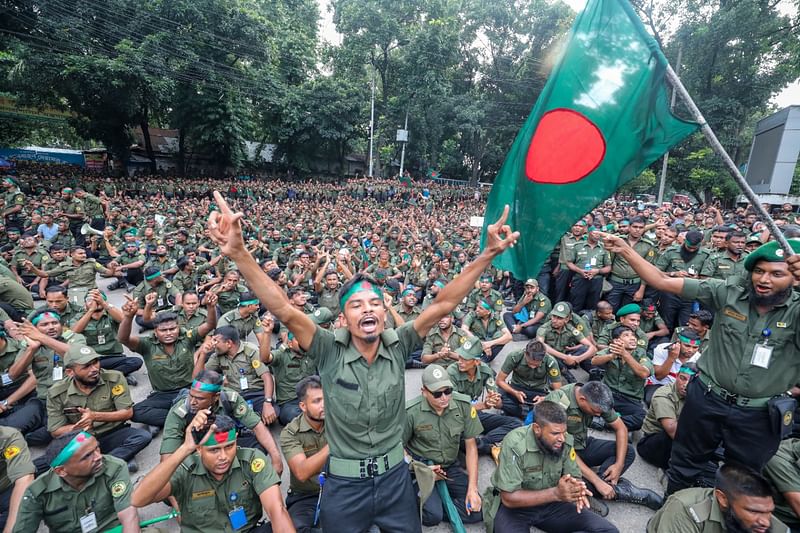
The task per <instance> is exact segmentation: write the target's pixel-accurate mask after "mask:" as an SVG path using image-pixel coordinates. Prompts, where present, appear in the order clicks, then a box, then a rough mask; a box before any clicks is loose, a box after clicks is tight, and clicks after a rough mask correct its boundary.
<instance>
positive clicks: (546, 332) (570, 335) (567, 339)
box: [536, 320, 586, 352]
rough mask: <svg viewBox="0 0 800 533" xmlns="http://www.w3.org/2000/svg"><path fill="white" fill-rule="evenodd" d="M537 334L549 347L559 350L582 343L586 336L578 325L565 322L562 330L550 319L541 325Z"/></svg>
mask: <svg viewBox="0 0 800 533" xmlns="http://www.w3.org/2000/svg"><path fill="white" fill-rule="evenodd" d="M536 336H537V337H538V338H539V339H541V340H542V341H543V342H544V343H545V344H547V345H548V346H549V347H551V348H553V349H554V350H558V351H559V352H563V351H565V350H566V349H567V348H568V347H570V346H576V345H578V344H580V343H581V341H582V340H583V339H585V338H586V335H585V334H584V332H583V331H581V330H579V329H578V328H577V326H576V327H570V325H569V324H565V325H564V327H563V328H561V331H557V330H556V329H554V328H553V323H552V322H551V321H549V320H548V321H547V322H545V323H544V324H542V325H541V326H539V329H538V331H537V332H536Z"/></svg>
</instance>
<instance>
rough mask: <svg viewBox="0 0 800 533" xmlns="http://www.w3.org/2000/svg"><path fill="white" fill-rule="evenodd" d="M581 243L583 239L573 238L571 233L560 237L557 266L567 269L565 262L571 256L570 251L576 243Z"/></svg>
mask: <svg viewBox="0 0 800 533" xmlns="http://www.w3.org/2000/svg"><path fill="white" fill-rule="evenodd" d="M582 242H583V237H582V236H581V237H575V236H574V235H573V234H572V233H567V234H565V235H564V236H563V237H561V241H560V244H559V249H558V264H559V266H560V267H561V268H567V261H568V260H569V258H570V256H571V255H572V253H573V252H572V250H573V249H574V248H575V246H576V245H577V244H578V243H582Z"/></svg>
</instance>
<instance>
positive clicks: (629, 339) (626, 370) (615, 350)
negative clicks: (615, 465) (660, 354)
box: [592, 326, 653, 431]
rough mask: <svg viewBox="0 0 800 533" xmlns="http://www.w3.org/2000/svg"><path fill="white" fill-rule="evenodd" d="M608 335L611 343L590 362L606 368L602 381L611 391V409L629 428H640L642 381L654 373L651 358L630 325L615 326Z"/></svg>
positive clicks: (642, 395) (642, 411) (642, 417)
mask: <svg viewBox="0 0 800 533" xmlns="http://www.w3.org/2000/svg"><path fill="white" fill-rule="evenodd" d="M611 338H612V340H611V345H610V346H609V347H608V348H607V349H605V350H603V351H601V352H598V354H597V355H595V356H594V357H593V358H592V365H595V366H599V367H601V368H603V369H604V370H605V375H604V376H603V383H605V384H606V385H608V388H610V389H611V392H612V393H613V395H614V409H615V410H616V411H617V412H618V413H619V414H620V415H621V416H622V423H623V424H625V427H627V428H628V431H636V430H637V429H641V427H642V423H643V422H644V417H645V414H646V412H645V410H644V406H643V404H642V401H643V400H644V384H645V381H646V380H647V378H648V377H650V376H651V375H652V374H653V362H652V361H650V359H649V358H648V357H647V353H646V352H645V350H644V348H642V347H641V346H639V345H638V344H637V340H636V334H635V333H634V332H633V330H632V329H631V328H629V327H627V326H617V327H616V328H614V330H613V331H612V333H611Z"/></svg>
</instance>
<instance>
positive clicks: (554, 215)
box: [481, 0, 698, 280]
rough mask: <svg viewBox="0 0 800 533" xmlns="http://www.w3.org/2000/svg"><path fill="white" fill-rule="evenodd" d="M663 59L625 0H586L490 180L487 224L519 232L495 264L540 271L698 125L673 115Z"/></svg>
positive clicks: (527, 274)
mask: <svg viewBox="0 0 800 533" xmlns="http://www.w3.org/2000/svg"><path fill="white" fill-rule="evenodd" d="M666 66H667V60H666V58H665V57H664V54H663V53H662V52H661V50H660V49H659V47H658V44H657V43H656V41H655V39H653V38H652V37H651V36H650V35H649V34H648V33H647V31H646V30H645V28H644V26H643V25H642V22H641V21H640V20H639V18H638V17H637V16H636V13H635V12H634V11H633V9H632V8H631V6H630V4H628V2H627V0H589V2H588V3H587V5H586V8H585V9H584V10H583V12H581V13H580V14H578V16H577V18H576V19H575V23H574V24H573V26H572V29H571V30H570V35H569V39H568V41H567V43H566V46H565V48H564V50H563V53H562V56H561V58H560V59H559V61H558V62H557V63H556V65H555V66H554V67H553V70H552V72H551V73H550V77H549V78H548V80H547V83H546V84H545V87H544V89H543V90H542V93H541V94H540V95H539V99H538V100H537V102H536V105H535V106H534V108H533V111H532V112H531V114H530V116H529V117H528V119H527V120H526V121H525V124H524V126H523V127H522V130H520V132H519V134H517V137H516V139H515V140H514V144H513V145H512V146H511V151H510V152H509V153H508V155H507V156H506V160H505V162H504V163H503V166H502V168H501V169H500V172H499V173H498V175H497V177H496V178H495V180H494V185H493V187H492V191H491V193H490V194H489V202H488V205H487V207H486V214H485V222H484V228H483V236H482V239H481V243H482V244H484V243H485V239H486V226H487V225H488V224H491V223H493V222H495V221H496V220H497V219H498V218H499V217H500V215H501V214H502V212H503V207H504V206H505V205H506V204H508V205H510V206H511V209H510V213H509V218H508V224H509V225H510V226H511V228H512V229H513V230H515V231H520V232H521V237H520V239H519V241H518V243H517V245H516V246H515V247H514V248H511V249H509V250H507V251H506V252H505V253H503V254H502V255H500V256H498V257H497V258H496V259H495V260H494V265H495V266H496V267H498V268H500V269H503V270H509V271H511V272H512V273H514V276H515V277H516V278H517V279H523V280H524V279H527V278H535V277H536V276H537V275H538V274H539V270H540V269H541V266H542V264H543V263H544V261H545V259H546V258H547V257H548V256H549V254H550V252H551V251H552V249H553V247H554V246H555V245H556V244H557V243H558V241H559V239H560V238H561V236H562V235H563V234H564V233H565V232H566V231H567V230H569V228H570V227H571V226H572V225H573V224H574V223H575V222H576V221H577V220H578V219H580V218H581V217H582V216H583V215H584V214H586V213H587V212H588V211H590V210H591V209H593V208H594V207H595V206H597V205H598V204H599V203H600V202H602V201H603V200H605V199H606V198H608V197H609V196H611V195H612V194H613V193H614V191H616V190H617V189H618V188H619V187H620V186H621V185H623V184H624V183H626V182H627V181H629V180H631V179H633V178H634V177H636V176H638V175H639V173H641V171H642V170H644V169H645V168H646V167H647V166H648V165H649V164H650V163H652V162H653V161H655V160H656V159H658V158H659V157H660V156H661V155H663V154H664V152H666V151H667V150H669V148H670V147H671V146H673V145H675V144H677V143H678V142H680V141H681V140H682V139H684V138H685V137H686V136H687V135H690V134H691V133H693V132H694V131H695V130H696V129H697V127H698V125H697V124H694V123H692V122H687V121H684V120H681V119H679V118H677V117H675V116H674V115H673V114H672V113H671V112H670V109H669V101H668V96H667V87H666V82H665V72H666Z"/></svg>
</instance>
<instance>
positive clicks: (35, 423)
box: [0, 393, 45, 435]
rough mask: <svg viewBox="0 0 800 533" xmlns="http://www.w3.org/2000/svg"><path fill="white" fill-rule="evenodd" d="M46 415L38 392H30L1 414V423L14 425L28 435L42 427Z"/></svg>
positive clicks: (9, 425)
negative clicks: (37, 395) (37, 394)
mask: <svg viewBox="0 0 800 533" xmlns="http://www.w3.org/2000/svg"><path fill="white" fill-rule="evenodd" d="M44 416H45V411H44V405H43V404H42V402H40V401H39V399H38V398H37V397H36V394H34V393H30V394H28V395H27V396H25V397H24V398H22V399H21V400H20V401H19V402H17V403H16V405H14V407H11V408H9V409H8V410H7V411H5V412H4V413H3V414H2V415H0V425H2V426H8V427H12V428H14V429H17V430H19V432H20V433H22V434H23V435H28V434H29V433H31V432H33V431H34V430H35V429H37V428H40V427H42V424H43V421H44V420H45V418H44Z"/></svg>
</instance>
